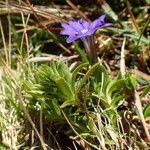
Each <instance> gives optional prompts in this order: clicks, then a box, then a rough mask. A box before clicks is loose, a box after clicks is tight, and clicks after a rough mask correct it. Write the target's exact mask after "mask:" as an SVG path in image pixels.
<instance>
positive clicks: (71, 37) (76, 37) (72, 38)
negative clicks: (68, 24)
mask: <svg viewBox="0 0 150 150" xmlns="http://www.w3.org/2000/svg"><path fill="white" fill-rule="evenodd" d="M78 38H79V37H78V36H69V37H68V38H67V40H66V42H67V43H71V42H73V41H75V40H77V39H78Z"/></svg>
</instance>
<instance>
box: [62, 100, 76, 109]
mask: <svg viewBox="0 0 150 150" xmlns="http://www.w3.org/2000/svg"><path fill="white" fill-rule="evenodd" d="M75 102H76V101H75V100H66V101H65V102H64V103H63V104H62V105H61V106H60V108H64V107H66V106H70V105H71V106H73V105H75Z"/></svg>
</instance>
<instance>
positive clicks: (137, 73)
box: [131, 69, 150, 81]
mask: <svg viewBox="0 0 150 150" xmlns="http://www.w3.org/2000/svg"><path fill="white" fill-rule="evenodd" d="M131 72H132V73H133V74H135V75H136V76H139V77H141V78H143V79H144V80H148V81H150V75H148V74H146V73H143V72H141V71H139V70H136V69H134V70H132V71H131Z"/></svg>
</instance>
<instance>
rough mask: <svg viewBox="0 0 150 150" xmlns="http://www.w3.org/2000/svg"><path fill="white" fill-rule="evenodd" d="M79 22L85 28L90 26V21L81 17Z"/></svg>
mask: <svg viewBox="0 0 150 150" xmlns="http://www.w3.org/2000/svg"><path fill="white" fill-rule="evenodd" d="M79 23H80V24H81V25H82V26H83V28H84V29H88V28H89V25H90V23H89V22H87V21H86V20H84V19H80V20H79Z"/></svg>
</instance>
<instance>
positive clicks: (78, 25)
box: [60, 15, 112, 62]
mask: <svg viewBox="0 0 150 150" xmlns="http://www.w3.org/2000/svg"><path fill="white" fill-rule="evenodd" d="M104 19H105V15H103V16H101V17H99V18H98V19H96V20H94V21H93V22H87V21H86V20H84V19H80V20H78V21H76V20H70V21H69V22H68V23H61V26H62V27H63V28H64V29H63V30H62V31H61V32H60V34H62V35H68V36H69V37H68V38H67V43H71V42H73V41H75V40H77V39H81V40H82V41H83V43H84V47H85V50H86V53H87V55H88V57H89V59H90V61H91V62H96V61H97V53H96V49H95V43H94V36H93V35H94V33H95V32H96V30H97V29H99V28H103V27H107V26H111V25H112V24H111V23H105V21H104Z"/></svg>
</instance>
